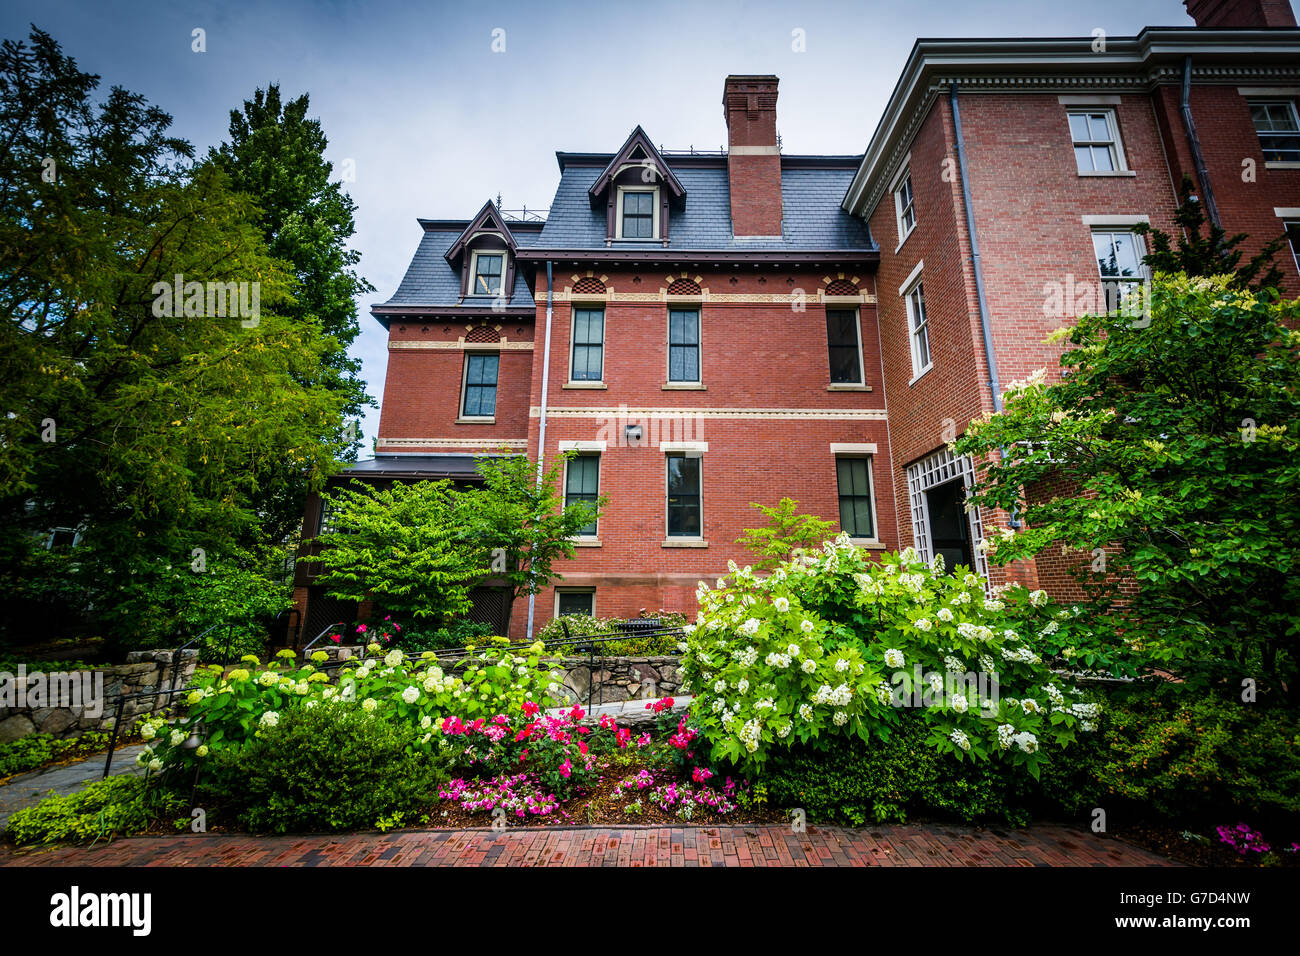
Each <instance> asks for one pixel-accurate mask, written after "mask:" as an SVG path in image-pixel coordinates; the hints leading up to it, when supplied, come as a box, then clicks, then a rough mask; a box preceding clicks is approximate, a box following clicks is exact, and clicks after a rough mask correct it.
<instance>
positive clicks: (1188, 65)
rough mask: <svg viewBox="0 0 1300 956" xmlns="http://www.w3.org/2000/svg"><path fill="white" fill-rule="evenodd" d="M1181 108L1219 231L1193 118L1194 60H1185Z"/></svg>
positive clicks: (1220, 225) (1216, 206) (1209, 210)
mask: <svg viewBox="0 0 1300 956" xmlns="http://www.w3.org/2000/svg"><path fill="white" fill-rule="evenodd" d="M1179 106H1180V107H1181V108H1182V111H1183V128H1184V129H1186V130H1187V141H1188V143H1189V144H1190V145H1191V147H1192V162H1193V163H1195V164H1196V178H1197V179H1199V180H1200V181H1201V192H1202V193H1203V194H1204V195H1205V211H1206V213H1207V214H1208V215H1209V217H1210V222H1212V223H1214V225H1215V227H1216V228H1218V229H1222V228H1223V222H1222V220H1220V219H1219V204H1218V203H1216V202H1215V201H1214V187H1213V186H1211V185H1210V170H1209V167H1207V166H1206V165H1205V154H1204V153H1202V152H1201V138H1200V137H1199V136H1197V135H1196V120H1194V119H1193V118H1192V58H1191V57H1190V56H1188V57H1187V58H1186V59H1184V60H1183V97H1182V100H1181V102H1180V103H1179Z"/></svg>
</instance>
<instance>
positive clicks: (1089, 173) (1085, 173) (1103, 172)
mask: <svg viewBox="0 0 1300 956" xmlns="http://www.w3.org/2000/svg"><path fill="white" fill-rule="evenodd" d="M1079 175H1080V176H1081V177H1083V178H1087V179H1093V178H1096V177H1098V176H1100V177H1102V178H1103V179H1104V178H1106V177H1107V176H1121V177H1122V176H1136V175H1137V173H1136V172H1135V171H1134V170H1131V169H1089V170H1079Z"/></svg>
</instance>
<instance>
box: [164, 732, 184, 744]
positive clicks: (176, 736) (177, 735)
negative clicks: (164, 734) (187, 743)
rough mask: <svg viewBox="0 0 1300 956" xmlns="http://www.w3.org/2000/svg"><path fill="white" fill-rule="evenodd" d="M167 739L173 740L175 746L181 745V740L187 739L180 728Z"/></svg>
mask: <svg viewBox="0 0 1300 956" xmlns="http://www.w3.org/2000/svg"><path fill="white" fill-rule="evenodd" d="M167 739H168V740H169V741H170V742H171V745H172V746H173V747H179V746H180V745H181V742H182V741H183V740H185V734H183V733H181V732H180V731H179V730H173V731H172V733H171V736H170V737H168V738H167Z"/></svg>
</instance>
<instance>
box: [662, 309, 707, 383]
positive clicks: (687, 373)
mask: <svg viewBox="0 0 1300 956" xmlns="http://www.w3.org/2000/svg"><path fill="white" fill-rule="evenodd" d="M699 380H700V310H699V309H670V310H669V311H668V381H670V382H698V381H699Z"/></svg>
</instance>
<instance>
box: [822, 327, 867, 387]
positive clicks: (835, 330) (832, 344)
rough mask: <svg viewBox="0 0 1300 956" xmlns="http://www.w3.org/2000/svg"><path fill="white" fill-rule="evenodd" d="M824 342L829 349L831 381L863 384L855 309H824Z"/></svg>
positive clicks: (839, 383) (842, 383)
mask: <svg viewBox="0 0 1300 956" xmlns="http://www.w3.org/2000/svg"><path fill="white" fill-rule="evenodd" d="M826 344H827V346H828V348H829V349H830V363H831V382H832V383H833V384H836V385H864V384H866V383H865V382H864V381H863V379H862V343H861V341H860V340H859V336H858V310H857V309H827V310H826Z"/></svg>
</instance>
